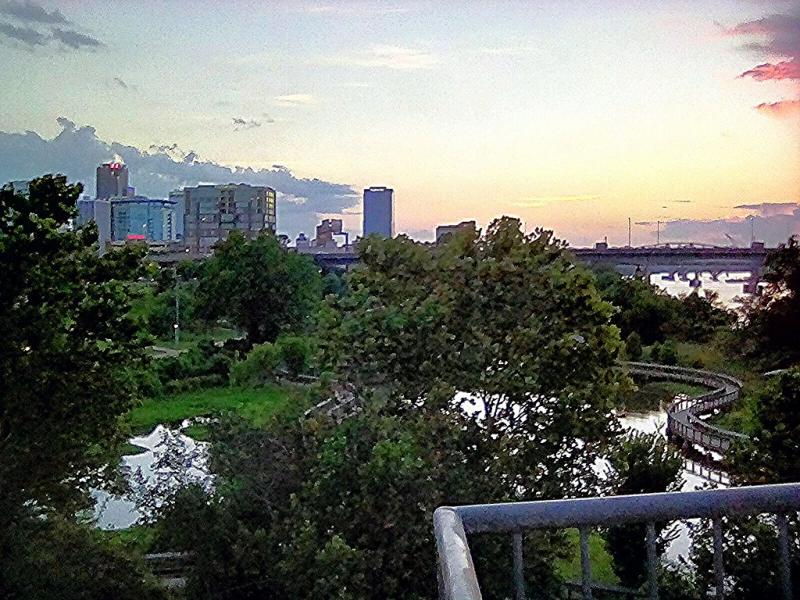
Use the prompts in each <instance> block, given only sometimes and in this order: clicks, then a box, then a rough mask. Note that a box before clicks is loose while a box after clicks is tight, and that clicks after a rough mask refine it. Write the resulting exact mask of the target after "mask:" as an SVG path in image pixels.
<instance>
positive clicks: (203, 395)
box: [127, 384, 308, 436]
mask: <svg viewBox="0 0 800 600" xmlns="http://www.w3.org/2000/svg"><path fill="white" fill-rule="evenodd" d="M307 403H308V389H307V388H305V387H303V386H300V385H277V384H271V385H267V386H265V387H262V388H257V389H243V388H235V387H214V388H208V389H205V390H196V391H192V392H184V393H180V394H174V395H169V396H165V397H163V398H150V399H147V400H145V401H144V402H142V404H140V405H139V406H137V407H135V408H134V409H133V410H131V411H130V412H129V413H128V415H127V422H128V424H129V425H130V427H131V430H132V431H133V432H134V433H137V434H139V433H148V432H150V431H152V429H153V428H154V427H155V426H156V425H159V424H174V423H180V422H181V421H183V420H184V419H189V418H192V417H211V416H216V415H220V414H223V413H235V414H238V415H240V416H242V417H244V418H245V419H247V420H248V421H250V422H251V423H252V424H253V425H256V426H260V425H263V424H264V423H266V422H267V420H269V418H270V417H272V416H273V415H274V414H276V413H278V412H279V411H283V410H289V409H291V408H294V407H298V406H299V407H304V406H305V405H306V404H307ZM192 431H193V432H194V433H196V434H197V435H206V436H207V435H208V430H207V428H206V429H203V428H202V426H197V427H194V428H193V430H192Z"/></svg>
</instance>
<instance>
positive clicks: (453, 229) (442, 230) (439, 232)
mask: <svg viewBox="0 0 800 600" xmlns="http://www.w3.org/2000/svg"><path fill="white" fill-rule="evenodd" d="M477 229H478V224H477V223H476V222H475V221H461V223H459V224H458V225H439V226H438V227H437V228H436V243H437V244H438V243H440V242H444V241H447V239H448V238H450V237H452V236H453V235H455V234H457V233H459V232H461V231H472V232H474V231H476V230H477Z"/></svg>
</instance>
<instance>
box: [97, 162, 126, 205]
mask: <svg viewBox="0 0 800 600" xmlns="http://www.w3.org/2000/svg"><path fill="white" fill-rule="evenodd" d="M127 195H128V167H126V166H125V165H124V164H122V163H121V162H116V161H115V162H107V163H104V164H102V165H100V166H99V167H97V195H96V197H97V199H98V200H108V199H109V198H113V197H115V196H127Z"/></svg>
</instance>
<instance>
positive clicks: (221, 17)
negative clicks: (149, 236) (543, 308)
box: [0, 0, 800, 245]
mask: <svg viewBox="0 0 800 600" xmlns="http://www.w3.org/2000/svg"><path fill="white" fill-rule="evenodd" d="M186 6H187V5H185V4H183V3H179V2H175V3H170V4H169V5H167V6H163V5H160V4H156V3H153V4H148V10H141V9H140V8H139V7H137V6H134V5H130V4H122V3H119V4H118V3H114V2H103V3H100V2H85V3H81V4H80V5H78V4H75V3H69V2H41V3H35V4H34V3H32V2H0V42H2V44H3V48H4V52H3V53H2V54H1V55H0V68H2V69H3V71H4V72H5V73H8V74H9V76H10V78H11V79H12V80H18V81H20V82H24V85H18V86H13V87H7V88H6V90H5V91H4V92H0V94H1V95H2V101H3V105H4V106H5V107H6V108H7V110H5V111H3V114H2V115H0V132H5V133H0V164H3V165H6V169H9V170H10V169H12V168H14V169H15V171H18V170H19V168H18V167H19V165H24V164H30V165H35V166H37V167H39V168H44V167H48V168H50V169H55V168H56V167H59V166H60V165H61V164H64V165H65V166H64V167H62V169H63V170H68V169H73V170H76V171H77V170H79V169H78V166H77V164H76V163H75V161H77V160H78V159H79V158H82V157H78V158H76V157H73V156H70V155H68V153H67V151H66V149H69V148H81V149H84V148H86V149H87V150H86V154H87V156H86V157H85V158H86V161H87V164H94V165H95V166H96V165H97V164H99V163H100V162H107V161H109V160H113V159H114V158H115V157H114V156H113V154H112V155H109V153H105V154H103V155H100V154H101V150H102V151H103V152H105V151H106V150H115V149H117V147H116V146H113V145H112V144H111V143H112V142H116V143H117V144H118V145H119V148H118V149H119V150H120V154H122V155H123V156H124V158H125V159H126V162H128V163H129V164H131V173H132V179H133V180H135V181H136V182H137V186H139V185H140V184H139V183H138V182H141V185H142V189H141V192H142V193H144V194H145V195H149V196H159V197H166V195H167V194H168V192H169V189H167V190H163V191H162V190H161V189H160V188H159V189H157V190H154V189H148V185H155V183H150V182H158V181H164V180H167V181H170V182H172V181H173V179H168V178H165V173H166V174H167V175H169V176H174V180H175V181H178V182H180V181H181V178H186V177H188V175H187V173H190V172H192V171H195V172H199V173H200V174H201V175H202V176H203V177H209V178H210V177H212V176H214V177H215V180H213V181H206V179H202V181H203V182H213V183H220V184H223V183H229V182H235V183H238V182H239V181H243V182H247V183H252V184H254V185H271V186H272V187H274V188H275V189H277V190H278V191H279V192H281V193H282V197H281V198H279V203H278V204H279V208H278V213H279V214H278V223H279V231H284V232H286V233H289V234H290V235H291V237H294V235H295V234H296V233H297V232H299V231H300V230H301V229H304V230H305V232H306V233H309V234H310V233H311V231H313V229H312V228H313V224H314V223H316V222H318V221H319V220H320V219H321V218H325V217H335V218H342V219H343V221H344V226H345V229H347V230H349V231H352V232H356V233H357V232H359V231H360V222H361V220H362V215H361V214H360V201H359V200H360V190H361V189H363V188H365V187H369V186H372V185H377V184H380V185H388V186H391V187H393V188H394V189H395V190H396V191H397V197H396V229H397V231H398V232H406V233H410V234H411V235H412V236H414V237H418V238H420V239H431V238H432V236H433V232H434V229H435V227H436V226H437V225H440V224H443V223H457V222H459V221H462V220H467V219H475V220H476V221H477V222H478V226H479V227H485V225H486V224H487V222H488V221H489V220H491V219H492V218H494V217H497V216H500V215H502V214H509V215H513V216H517V217H519V218H521V219H522V220H523V222H524V223H525V224H526V226H527V227H528V228H532V227H534V226H543V227H547V228H552V229H554V230H555V231H556V233H557V235H559V236H560V237H562V238H565V239H567V240H569V241H570V242H571V243H573V244H576V245H580V244H588V243H591V242H594V241H598V240H601V239H603V237H605V236H608V238H609V241H610V242H612V243H618V244H622V243H625V242H626V241H627V218H628V217H631V218H632V220H633V222H634V223H642V225H634V231H633V241H634V243H649V242H652V241H654V237H655V229H656V222H657V221H662V222H667V225H666V227H665V230H664V231H663V233H662V235H665V236H666V237H667V238H670V237H672V239H680V238H681V237H684V235H683V234H686V235H689V234H691V235H694V236H697V237H707V238H708V237H716V238H721V237H722V235H723V234H724V233H728V234H731V235H733V236H734V237H736V238H742V237H746V239H742V240H740V241H742V242H746V241H748V239H749V235H748V234H747V232H748V231H749V228H750V225H749V224H748V223H747V221H746V220H745V219H746V217H747V215H755V216H756V217H757V218H758V219H760V220H761V221H763V222H764V231H766V228H767V227H768V226H769V227H772V228H774V230H775V231H777V232H781V233H782V232H783V230H784V229H785V230H786V231H787V232H788V233H792V232H796V231H799V230H800V217H798V216H793V214H792V213H793V211H795V210H796V209H797V208H798V205H797V203H798V202H800V167H798V165H800V111H798V103H799V102H800V100H798V92H799V91H800V90H798V81H799V80H798V67H797V64H798V60H799V59H798V58H797V55H798V47H797V46H798V42H797V40H798V39H800V35H797V33H798V32H800V13H798V3H797V2H795V1H781V0H771V1H761V2H755V1H747V0H713V1H704V2H695V3H690V2H676V1H671V2H664V3H658V5H657V6H654V5H653V3H645V2H633V1H625V2H614V3H612V2H583V3H542V4H540V5H537V6H529V5H527V4H522V3H508V2H506V3H497V2H495V3H473V4H470V5H467V6H464V5H461V4H457V3H436V4H433V3H425V2H404V3H391V4H390V3H378V2H339V3H331V4H320V3H307V2H277V3H273V4H271V5H270V6H265V5H262V4H261V3H249V2H234V3H231V4H230V5H228V6H227V7H226V11H225V12H224V13H219V12H216V11H213V10H212V8H213V7H212V6H211V5H207V6H206V5H201V7H203V6H206V8H207V10H200V11H197V10H196V5H193V6H195V10H192V11H189V10H187V8H186ZM37 8H38V9H39V10H38V11H37V10H36V9H37ZM42 11H43V12H42ZM209 31H213V32H214V34H213V35H210V34H209ZM220 39H224V40H231V39H233V40H236V43H234V44H227V43H226V44H220V43H219V40H220ZM26 131H32V132H36V134H25V133H24V132H26ZM34 135H35V136H36V137H37V138H39V139H38V140H37V139H35V138H34V137H33V136H34ZM54 136H59V137H61V138H62V141H61V143H60V144H61V145H59V143H57V142H55V141H51V140H52V138H54ZM56 139H58V138H56ZM65 148H66V149H65ZM181 149H183V150H181ZM134 151H135V152H134ZM190 151H191V153H190ZM126 152H127V153H128V156H126V155H125V154H124V153H126ZM25 153H27V155H26V154H25ZM48 153H50V154H48ZM137 153H138V154H137ZM89 154H91V156H88V155H89ZM131 154H134V155H136V156H140V157H141V158H139V159H138V163H137V164H133V161H131V160H130V158H129V157H130V155H131ZM50 155H52V156H54V157H55V158H50ZM136 156H134V158H136ZM44 157H47V158H48V160H45V158H44ZM167 157H172V158H174V159H175V161H176V162H174V164H167V163H166V162H165V161H167V160H168V158H167ZM59 161H61V162H59ZM70 161H72V162H70ZM201 162H202V164H203V165H206V164H208V165H211V166H202V168H201V167H199V166H198V164H199V163H201ZM274 165H282V166H280V167H274ZM220 166H228V167H233V166H240V167H242V169H243V170H242V171H241V172H239V171H237V173H236V174H234V175H231V176H230V177H229V178H228V179H223V178H221V176H219V173H220V172H222V173H223V174H224V171H220V170H219V167H220ZM247 168H252V169H253V170H254V171H250V172H248V171H247V170H246V169H247ZM213 169H218V170H216V171H214V170H213ZM259 169H261V170H263V171H259ZM0 171H3V172H2V175H4V176H5V179H6V180H10V179H21V178H24V177H28V176H33V175H36V174H41V171H40V172H38V173H18V174H14V173H6V172H5V171H4V170H3V168H2V167H0ZM68 174H69V175H73V174H72V173H68ZM240 174H241V175H240ZM83 182H84V184H86V185H87V188H88V189H91V187H92V183H93V182H91V181H87V180H85V179H84V181H83ZM198 182H199V181H187V182H186V183H187V184H189V185H194V184H196V183H198ZM281 211H283V213H282V212H281ZM305 213H309V215H308V217H306V216H305ZM731 218H736V219H739V220H738V221H732V222H731V221H729V219H731ZM304 219H305V220H304ZM761 221H759V223H760V222H761ZM282 223H286V226H287V228H288V229H287V230H281V227H282ZM303 223H308V224H309V225H310V226H309V225H302V224H303ZM731 223H734V224H733V225H732V224H731ZM736 223H738V225H736ZM299 225H302V227H300V226H299ZM737 227H738V229H737ZM770 231H772V230H770ZM775 235H777V233H776V234H775Z"/></svg>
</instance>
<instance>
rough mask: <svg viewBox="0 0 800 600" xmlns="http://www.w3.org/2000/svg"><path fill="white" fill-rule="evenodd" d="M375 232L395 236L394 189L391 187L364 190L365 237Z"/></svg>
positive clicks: (385, 235)
mask: <svg viewBox="0 0 800 600" xmlns="http://www.w3.org/2000/svg"><path fill="white" fill-rule="evenodd" d="M373 233H374V234H378V235H382V236H384V237H388V238H390V237H394V190H393V189H391V188H386V187H371V188H367V189H365V190H364V237H366V236H368V235H371V234H373Z"/></svg>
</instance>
